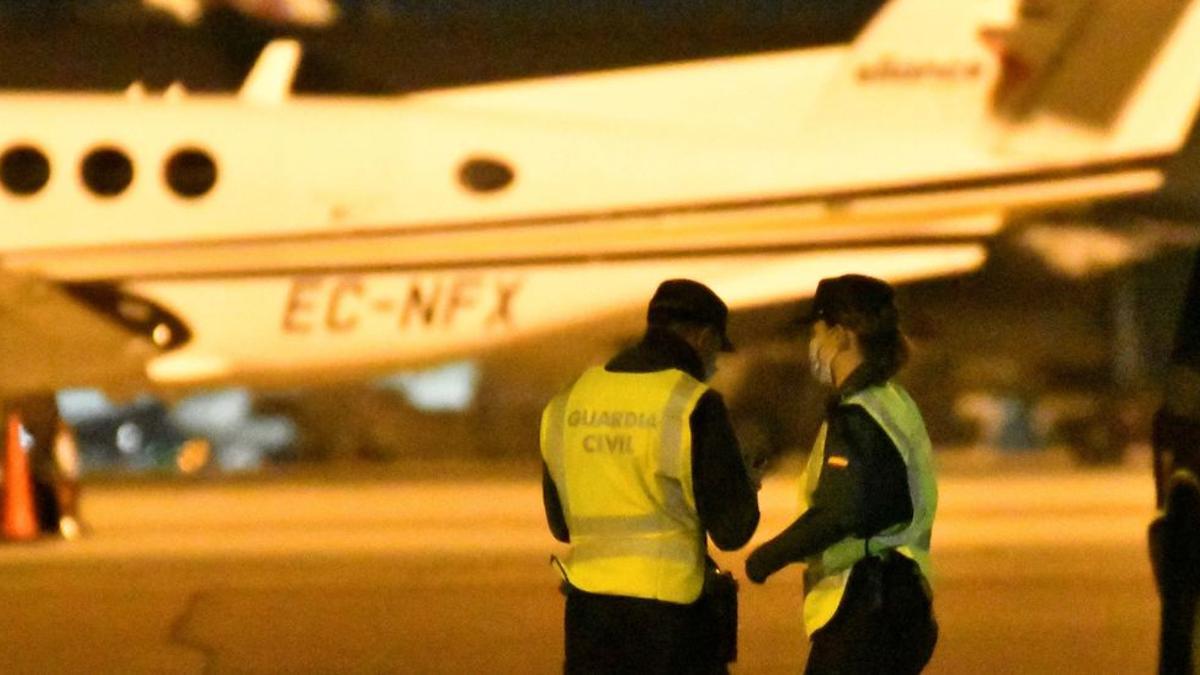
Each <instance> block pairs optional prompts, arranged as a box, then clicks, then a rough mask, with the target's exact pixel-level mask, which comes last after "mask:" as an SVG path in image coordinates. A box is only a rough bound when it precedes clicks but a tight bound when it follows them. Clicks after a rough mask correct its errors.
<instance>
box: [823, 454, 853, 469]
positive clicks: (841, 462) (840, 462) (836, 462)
mask: <svg viewBox="0 0 1200 675" xmlns="http://www.w3.org/2000/svg"><path fill="white" fill-rule="evenodd" d="M825 463H826V464H828V465H829V466H835V467H837V468H839V469H844V468H846V467H848V466H850V460H849V459H846V458H845V457H842V456H840V455H833V456H831V457H830V458H829V459H827V460H825Z"/></svg>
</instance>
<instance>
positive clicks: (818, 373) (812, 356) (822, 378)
mask: <svg viewBox="0 0 1200 675" xmlns="http://www.w3.org/2000/svg"><path fill="white" fill-rule="evenodd" d="M835 358H837V351H836V350H835V351H834V352H833V357H832V358H830V359H829V360H828V361H826V360H824V359H822V358H821V343H819V342H817V340H816V338H813V339H812V340H809V342H808V370H809V372H811V373H812V376H813V377H815V378H817V381H818V382H820V383H821V384H824V385H827V386H833V359H835Z"/></svg>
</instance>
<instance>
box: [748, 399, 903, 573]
mask: <svg viewBox="0 0 1200 675" xmlns="http://www.w3.org/2000/svg"><path fill="white" fill-rule="evenodd" d="M828 422H829V430H828V432H827V435H826V439H825V465H824V466H823V467H822V468H821V476H820V478H819V480H818V482H817V489H816V490H815V491H814V492H813V498H812V505H811V506H810V507H809V509H808V510H807V511H805V512H804V513H803V514H801V515H800V517H799V518H798V519H797V520H796V521H795V522H794V523H792V525H791V526H790V527H788V528H787V529H786V530H784V531H783V532H781V533H780V534H779V535H778V536H776V537H775V538H774V539H772V540H770V541H768V542H767V543H765V544H763V545H762V546H761V547H759V548H758V549H757V550H755V551H754V553H753V554H752V555H751V556H750V559H749V560H747V563H746V569H747V573H748V574H749V576H750V577H751V578H753V579H756V580H762V579H765V578H766V577H767V576H769V575H771V574H773V573H774V572H776V571H778V570H779V569H780V568H782V567H783V566H785V565H787V564H789V563H793V562H799V561H802V560H804V559H805V558H807V557H809V556H811V555H815V554H817V553H819V552H821V551H822V550H824V549H826V548H828V547H829V546H831V545H833V544H836V543H837V542H839V541H841V540H842V539H845V538H847V537H851V536H853V537H857V538H866V537H867V536H872V535H875V534H877V533H879V532H881V531H883V530H886V529H887V528H889V527H891V526H893V525H896V524H898V523H907V522H909V521H911V520H912V517H913V511H912V498H911V496H910V495H909V493H908V475H907V470H906V469H905V466H904V460H903V458H901V456H900V451H899V450H897V449H896V445H895V444H894V443H893V442H892V440H891V438H889V437H888V435H887V433H885V432H884V430H883V429H882V428H881V427H880V426H879V424H878V423H877V422H875V420H874V419H872V418H871V416H870V415H869V414H868V413H867V411H866V410H864V409H863V408H862V407H860V406H857V405H845V404H843V405H839V406H837V407H836V408H835V409H834V410H833V411H832V412H831V414H830V416H829V419H828ZM831 458H841V459H835V460H834V463H833V464H830V463H829V460H830V459H831ZM842 460H845V461H844V462H843V461H842Z"/></svg>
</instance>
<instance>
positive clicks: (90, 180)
mask: <svg viewBox="0 0 1200 675" xmlns="http://www.w3.org/2000/svg"><path fill="white" fill-rule="evenodd" d="M82 173H83V182H84V184H86V185H87V186H88V189H89V190H91V191H92V192H93V193H95V194H96V195H97V196H100V197H115V196H117V195H119V194H121V193H122V192H124V191H125V188H127V187H129V184H130V183H132V182H133V162H131V161H129V156H128V155H126V154H125V153H124V152H122V151H120V150H118V149H116V148H111V147H103V148H96V149H95V150H92V151H91V152H89V153H88V154H87V157H85V158H84V159H83V168H82Z"/></svg>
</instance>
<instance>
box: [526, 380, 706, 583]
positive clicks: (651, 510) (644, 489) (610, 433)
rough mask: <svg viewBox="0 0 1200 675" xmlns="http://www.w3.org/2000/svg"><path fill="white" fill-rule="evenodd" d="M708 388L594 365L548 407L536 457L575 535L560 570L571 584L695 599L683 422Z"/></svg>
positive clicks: (699, 563) (699, 551)
mask: <svg viewBox="0 0 1200 675" xmlns="http://www.w3.org/2000/svg"><path fill="white" fill-rule="evenodd" d="M706 390H707V386H706V385H705V384H704V383H702V382H700V381H698V380H696V379H695V378H693V377H692V376H690V375H688V374H686V373H684V372H682V371H679V370H663V371H658V372H652V373H612V372H608V371H606V370H604V369H603V368H592V369H590V370H588V371H586V372H585V373H584V374H583V375H582V376H581V377H580V378H579V380H578V381H576V382H575V384H574V385H572V386H571V387H570V388H569V389H568V390H567V391H565V392H563V393H561V394H559V395H558V396H557V397H555V398H554V400H552V401H551V402H550V404H549V405H548V406H546V409H545V411H544V412H543V413H542V430H541V447H542V458H543V459H544V460H545V461H546V467H547V468H548V469H549V472H550V477H551V478H552V479H553V480H554V485H555V487H556V488H557V490H558V497H559V501H560V502H561V503H562V508H563V516H564V517H565V519H566V522H567V527H568V529H569V530H570V533H571V550H570V553H569V554H568V556H567V558H566V560H564V561H563V566H564V568H565V573H566V575H567V579H568V581H570V583H571V584H572V585H573V586H575V587H576V588H579V589H582V590H584V591H588V592H590V593H603V594H607V595H623V596H629V597H636V598H650V599H654V600H665V601H667V602H674V603H680V604H688V603H691V602H694V601H695V600H696V599H697V598H699V597H700V590H701V587H702V586H703V584H704V551H705V542H704V532H703V530H702V529H701V527H700V518H699V515H697V512H696V500H695V495H694V493H693V491H692V432H691V425H690V424H689V419H690V417H691V415H692V411H693V410H695V408H696V403H697V402H698V401H699V400H700V396H701V395H702V394H704V392H705V391H706Z"/></svg>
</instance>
